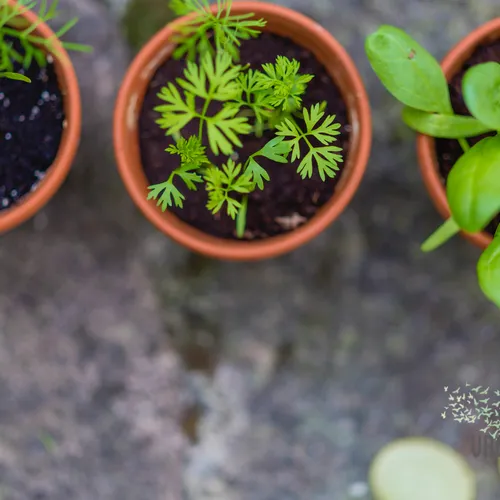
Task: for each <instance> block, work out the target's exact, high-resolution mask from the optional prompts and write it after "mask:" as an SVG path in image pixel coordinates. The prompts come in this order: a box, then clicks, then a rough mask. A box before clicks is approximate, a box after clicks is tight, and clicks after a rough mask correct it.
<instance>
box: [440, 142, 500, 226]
mask: <svg viewBox="0 0 500 500" xmlns="http://www.w3.org/2000/svg"><path fill="white" fill-rule="evenodd" d="M499 152H500V136H498V135H496V136H494V137H486V138H485V139H483V140H481V141H480V142H478V143H477V144H476V145H475V146H473V147H472V148H471V149H470V150H469V151H467V152H466V153H464V154H463V155H462V156H461V157H460V158H459V160H458V161H457V162H456V163H455V166H454V167H453V168H452V170H451V172H450V175H449V176H448V183H447V189H446V195H447V198H448V203H449V205H450V210H451V213H452V215H453V218H454V219H455V221H456V222H457V224H458V225H459V226H460V227H461V228H462V229H464V230H465V231H469V232H472V233H474V232H477V231H481V230H482V229H484V227H485V226H486V225H487V224H488V223H489V222H490V221H491V219H493V217H494V216H495V215H497V214H498V212H500V154H499Z"/></svg>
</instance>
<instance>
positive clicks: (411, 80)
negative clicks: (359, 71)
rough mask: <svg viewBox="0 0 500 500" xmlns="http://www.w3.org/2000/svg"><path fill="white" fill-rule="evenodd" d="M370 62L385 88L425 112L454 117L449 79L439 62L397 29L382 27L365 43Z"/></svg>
mask: <svg viewBox="0 0 500 500" xmlns="http://www.w3.org/2000/svg"><path fill="white" fill-rule="evenodd" d="M365 50H366V54H367V56H368V60H369V61H370V64H371V66H372V68H373V71H375V73H376V74H377V76H378V77H379V79H380V81H381V82H382V84H383V85H384V87H385V88H386V89H387V90H388V91H389V92H390V93H391V94H392V95H393V96H394V97H395V98H396V99H398V100H399V101H400V102H402V103H403V104H406V105H407V106H410V107H412V108H416V109H420V110H422V111H430V112H435V113H442V114H452V113H453V109H452V107H451V103H450V95H449V91H448V84H447V82H446V78H445V76H444V74H443V71H442V70H441V67H440V65H439V63H438V62H437V61H436V59H435V58H434V57H433V56H432V55H431V54H430V53H429V52H427V50H425V49H424V48H423V47H422V46H421V45H420V44H419V43H417V41H416V40H414V39H413V38H412V37H410V36H409V35H407V34H406V33H405V32H404V31H403V30H401V29H399V28H396V27H394V26H385V25H384V26H381V27H380V28H379V29H378V30H377V31H376V32H375V33H373V34H371V35H369V36H368V37H367V39H366V42H365Z"/></svg>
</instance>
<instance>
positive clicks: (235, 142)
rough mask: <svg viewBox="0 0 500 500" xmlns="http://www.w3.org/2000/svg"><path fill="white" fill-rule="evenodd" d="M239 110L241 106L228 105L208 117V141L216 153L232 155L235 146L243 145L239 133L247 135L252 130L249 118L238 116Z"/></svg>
mask: <svg viewBox="0 0 500 500" xmlns="http://www.w3.org/2000/svg"><path fill="white" fill-rule="evenodd" d="M238 111H239V107H237V106H231V105H226V106H224V107H223V108H222V110H221V111H219V112H218V113H217V114H216V115H215V116H213V117H208V118H207V119H206V122H207V134H208V142H209V144H210V149H211V150H212V152H213V153H214V154H215V155H219V154H220V153H222V154H224V155H226V156H229V155H231V154H232V153H233V151H234V146H238V147H240V148H241V147H242V146H243V144H242V143H241V140H240V138H239V135H247V134H249V133H250V132H251V131H252V127H251V126H250V124H249V123H248V118H246V117H244V116H236V115H237V114H238Z"/></svg>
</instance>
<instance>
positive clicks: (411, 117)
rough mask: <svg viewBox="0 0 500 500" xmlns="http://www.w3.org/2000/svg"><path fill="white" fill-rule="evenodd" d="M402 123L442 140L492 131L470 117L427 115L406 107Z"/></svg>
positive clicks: (425, 112) (424, 112)
mask: <svg viewBox="0 0 500 500" xmlns="http://www.w3.org/2000/svg"><path fill="white" fill-rule="evenodd" d="M403 121H404V122H405V123H406V125H408V126H409V127H410V128H412V129H413V130H416V131H417V132H419V133H421V134H425V135H430V136H431V137H436V138H443V139H459V138H462V137H475V136H478V135H482V134H485V133H486V132H490V131H491V130H492V129H491V127H489V126H488V125H485V124H484V123H482V122H480V121H479V120H477V119H476V118H473V117H472V116H462V115H443V114H439V113H428V112H427V111H420V110H419V109H415V108H410V107H408V106H405V108H404V109H403Z"/></svg>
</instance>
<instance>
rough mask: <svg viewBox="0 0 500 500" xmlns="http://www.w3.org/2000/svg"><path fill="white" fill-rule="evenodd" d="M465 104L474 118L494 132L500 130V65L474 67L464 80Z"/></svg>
mask: <svg viewBox="0 0 500 500" xmlns="http://www.w3.org/2000/svg"><path fill="white" fill-rule="evenodd" d="M462 91H463V97H464V101H465V104H466V105H467V108H468V109H469V111H470V113H471V114H472V116H475V117H476V118H477V119H478V120H479V121H481V122H483V123H484V124H486V125H488V127H490V128H492V129H494V130H500V94H499V92H500V64H498V63H497V62H487V63H483V64H478V65H476V66H473V67H472V68H470V69H469V70H467V72H466V73H465V75H464V77H463V80H462Z"/></svg>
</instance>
